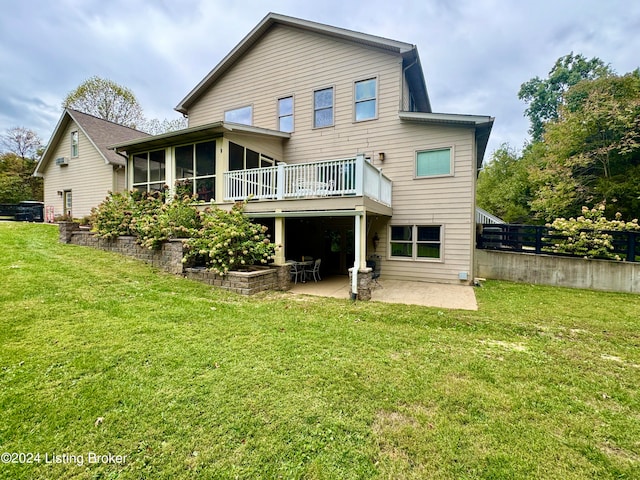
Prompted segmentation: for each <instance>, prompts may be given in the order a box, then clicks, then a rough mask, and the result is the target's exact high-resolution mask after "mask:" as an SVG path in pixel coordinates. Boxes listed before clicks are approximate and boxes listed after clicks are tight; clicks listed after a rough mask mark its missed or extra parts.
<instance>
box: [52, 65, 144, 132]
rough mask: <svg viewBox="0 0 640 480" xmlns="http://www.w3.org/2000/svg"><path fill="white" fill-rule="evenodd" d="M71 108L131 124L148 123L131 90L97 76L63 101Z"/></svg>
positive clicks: (133, 125) (63, 104)
mask: <svg viewBox="0 0 640 480" xmlns="http://www.w3.org/2000/svg"><path fill="white" fill-rule="evenodd" d="M62 107H63V108H71V109H74V110H78V111H80V112H83V113H87V114H89V115H93V116H95V117H98V118H102V119H104V120H108V121H110V122H114V123H118V124H120V125H124V126H127V127H131V128H137V127H139V126H141V125H143V124H144V121H145V120H144V116H143V114H142V107H141V106H140V104H139V103H138V100H137V99H136V96H135V95H134V94H133V92H132V91H131V90H129V89H128V88H126V87H123V86H121V85H118V84H117V83H115V82H113V81H111V80H107V79H103V78H100V77H97V76H94V77H91V78H89V79H88V80H86V81H84V82H83V83H82V84H80V86H79V87H78V88H76V89H75V90H73V91H72V92H70V93H69V94H68V95H67V96H66V98H65V99H64V101H63V102H62Z"/></svg>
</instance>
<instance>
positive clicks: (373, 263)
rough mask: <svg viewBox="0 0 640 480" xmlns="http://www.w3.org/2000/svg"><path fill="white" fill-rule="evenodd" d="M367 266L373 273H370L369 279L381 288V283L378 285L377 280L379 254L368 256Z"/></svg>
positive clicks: (378, 276) (378, 274) (378, 275)
mask: <svg viewBox="0 0 640 480" xmlns="http://www.w3.org/2000/svg"><path fill="white" fill-rule="evenodd" d="M367 267H368V268H370V269H371V270H373V273H372V274H371V280H373V282H374V283H375V284H376V286H378V287H380V288H382V285H380V282H378V279H379V278H380V256H379V255H376V256H372V257H369V259H368V260H367Z"/></svg>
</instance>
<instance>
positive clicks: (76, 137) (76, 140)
mask: <svg viewBox="0 0 640 480" xmlns="http://www.w3.org/2000/svg"><path fill="white" fill-rule="evenodd" d="M79 156H80V133H78V130H73V131H71V158H78V157H79Z"/></svg>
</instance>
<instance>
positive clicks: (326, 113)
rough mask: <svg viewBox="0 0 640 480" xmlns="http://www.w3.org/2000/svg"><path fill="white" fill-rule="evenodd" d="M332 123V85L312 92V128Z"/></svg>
mask: <svg viewBox="0 0 640 480" xmlns="http://www.w3.org/2000/svg"><path fill="white" fill-rule="evenodd" d="M332 125H333V87H329V88H323V89H321V90H316V91H314V92H313V126H314V128H321V127H330V126H332Z"/></svg>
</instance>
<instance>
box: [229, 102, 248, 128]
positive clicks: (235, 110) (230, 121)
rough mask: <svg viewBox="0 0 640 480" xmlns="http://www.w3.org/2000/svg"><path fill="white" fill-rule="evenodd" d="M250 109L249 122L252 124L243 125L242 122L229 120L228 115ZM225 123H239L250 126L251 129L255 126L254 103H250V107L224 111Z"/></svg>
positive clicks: (245, 106)
mask: <svg viewBox="0 0 640 480" xmlns="http://www.w3.org/2000/svg"><path fill="white" fill-rule="evenodd" d="M246 108H248V109H249V111H250V115H249V122H250V123H242V122H234V121H233V120H227V114H228V113H231V112H237V111H240V110H244V109H246ZM224 121H225V122H229V123H237V124H239V125H249V126H250V127H252V126H253V103H249V104H248V105H243V106H241V107H237V108H230V109H228V110H225V111H224Z"/></svg>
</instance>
